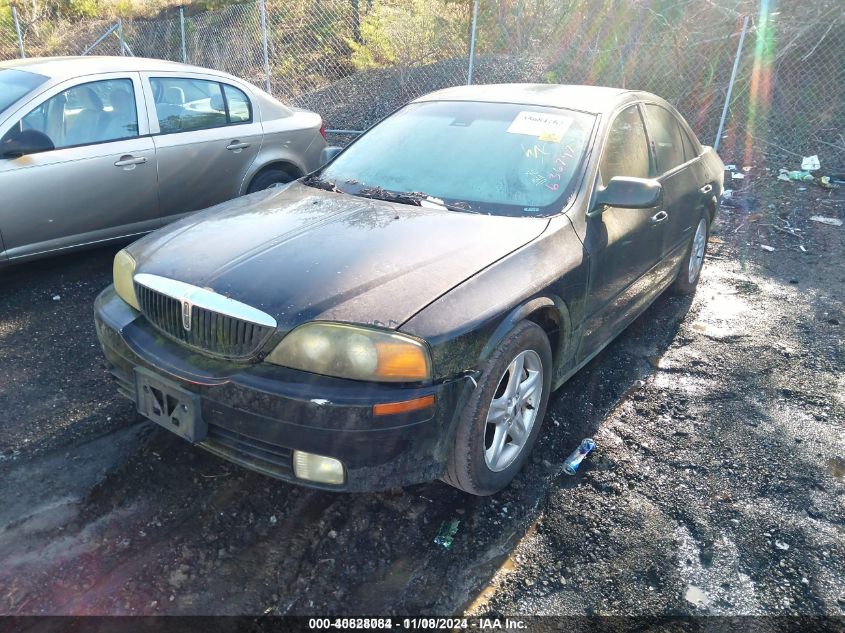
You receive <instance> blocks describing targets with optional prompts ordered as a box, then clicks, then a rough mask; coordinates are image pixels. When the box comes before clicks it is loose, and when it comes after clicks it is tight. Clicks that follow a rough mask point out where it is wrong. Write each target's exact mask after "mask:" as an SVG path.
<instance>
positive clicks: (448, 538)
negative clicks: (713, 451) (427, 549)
mask: <svg viewBox="0 0 845 633" xmlns="http://www.w3.org/2000/svg"><path fill="white" fill-rule="evenodd" d="M460 524H461V522H460V520H458V519H452V520H451V521H443V522H442V523H441V524H440V527H439V528H438V530H437V536H435V537H434V543H435V545H441V546H443V547H444V548H446V549H449V548H450V547H452V543H453V542H454V540H455V534H457V533H458V526H459V525H460Z"/></svg>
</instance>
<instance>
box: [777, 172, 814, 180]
mask: <svg viewBox="0 0 845 633" xmlns="http://www.w3.org/2000/svg"><path fill="white" fill-rule="evenodd" d="M784 176H786V177H785V178H784ZM815 179H816V178H815V176H813V174H811V173H810V172H808V171H798V170H793V171H789V170H788V169H781V170H780V173H779V174H778V180H796V181H798V182H813V181H814V180H815Z"/></svg>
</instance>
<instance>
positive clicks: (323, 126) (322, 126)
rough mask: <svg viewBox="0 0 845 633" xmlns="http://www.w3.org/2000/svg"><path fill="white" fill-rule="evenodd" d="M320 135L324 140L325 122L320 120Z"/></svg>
mask: <svg viewBox="0 0 845 633" xmlns="http://www.w3.org/2000/svg"><path fill="white" fill-rule="evenodd" d="M320 134H322V135H323V140H324V141H325V140H326V122H325V121H323V120H321V121H320Z"/></svg>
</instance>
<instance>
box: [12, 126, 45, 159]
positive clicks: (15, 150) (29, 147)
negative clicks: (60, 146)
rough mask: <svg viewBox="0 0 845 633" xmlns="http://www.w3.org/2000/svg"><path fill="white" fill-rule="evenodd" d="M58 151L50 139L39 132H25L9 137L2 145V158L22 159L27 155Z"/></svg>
mask: <svg viewBox="0 0 845 633" xmlns="http://www.w3.org/2000/svg"><path fill="white" fill-rule="evenodd" d="M54 149H56V146H55V145H53V141H51V140H50V137H49V136H47V135H46V134H44V133H43V132H39V131H37V130H24V131H23V132H19V133H18V134H14V135H13V136H7V137H6V138H5V139H4V140H3V142H2V143H0V156H2V157H3V158H20V157H21V156H26V155H27V154H38V153H40V152H51V151H53V150H54Z"/></svg>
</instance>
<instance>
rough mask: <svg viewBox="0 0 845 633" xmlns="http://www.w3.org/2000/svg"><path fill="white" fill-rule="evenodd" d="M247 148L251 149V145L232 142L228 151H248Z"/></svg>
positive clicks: (227, 147)
mask: <svg viewBox="0 0 845 633" xmlns="http://www.w3.org/2000/svg"><path fill="white" fill-rule="evenodd" d="M247 147H249V143H241V142H240V141H232V142H231V143H229V144H228V145H227V146H226V149H228V150H230V151H233V152H239V151H241V150H242V149H246V148H247Z"/></svg>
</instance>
